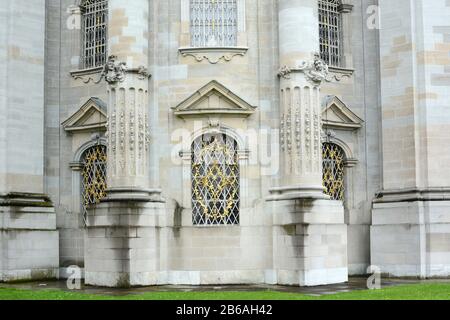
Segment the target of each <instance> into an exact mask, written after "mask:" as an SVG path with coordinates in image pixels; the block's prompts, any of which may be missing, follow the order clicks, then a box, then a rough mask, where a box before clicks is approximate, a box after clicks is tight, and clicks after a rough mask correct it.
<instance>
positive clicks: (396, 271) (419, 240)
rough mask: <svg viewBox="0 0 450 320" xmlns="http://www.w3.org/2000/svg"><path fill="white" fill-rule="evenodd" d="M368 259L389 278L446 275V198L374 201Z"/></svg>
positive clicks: (449, 206) (449, 246) (449, 225)
mask: <svg viewBox="0 0 450 320" xmlns="http://www.w3.org/2000/svg"><path fill="white" fill-rule="evenodd" d="M372 220H373V222H372V227H371V235H370V238H371V239H370V240H371V256H372V258H371V260H372V265H374V266H377V267H379V268H380V269H381V273H383V274H386V275H388V276H393V277H420V278H432V277H449V276H450V201H411V202H393V203H375V204H374V208H373V211H372Z"/></svg>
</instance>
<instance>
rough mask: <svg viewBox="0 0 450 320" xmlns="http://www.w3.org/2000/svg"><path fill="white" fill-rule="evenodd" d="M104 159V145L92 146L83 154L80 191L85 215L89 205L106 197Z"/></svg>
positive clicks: (105, 158) (105, 157)
mask: <svg viewBox="0 0 450 320" xmlns="http://www.w3.org/2000/svg"><path fill="white" fill-rule="evenodd" d="M106 160H107V156H106V147H105V146H95V147H92V148H90V149H88V150H87V151H86V152H85V154H84V158H83V170H82V172H81V179H82V181H81V182H82V183H81V192H82V196H83V199H82V200H83V214H84V215H85V216H86V214H87V208H88V207H89V206H90V205H93V204H97V203H99V202H100V201H101V200H102V199H104V198H105V197H106V189H107V184H106Z"/></svg>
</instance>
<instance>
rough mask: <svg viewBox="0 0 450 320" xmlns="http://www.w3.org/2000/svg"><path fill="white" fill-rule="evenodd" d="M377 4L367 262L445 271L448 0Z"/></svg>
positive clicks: (448, 257) (425, 273)
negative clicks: (377, 174) (376, 120)
mask: <svg viewBox="0 0 450 320" xmlns="http://www.w3.org/2000/svg"><path fill="white" fill-rule="evenodd" d="M379 5H380V10H379V12H380V24H381V29H380V37H379V39H380V59H381V60H380V66H381V70H380V77H381V78H380V80H381V83H380V88H381V92H380V97H381V109H382V142H383V159H382V163H383V167H382V172H383V190H382V191H381V192H380V193H379V195H378V197H377V198H376V199H375V201H374V205H373V211H372V227H371V259H372V264H373V265H376V266H378V267H379V268H380V269H381V272H382V273H386V274H390V275H392V276H413V277H422V278H427V277H448V276H450V245H449V241H448V239H449V238H450V209H449V208H450V170H448V169H447V167H448V166H447V165H446V164H447V163H449V161H450V148H449V147H448V143H447V142H448V132H447V131H448V129H447V128H448V127H449V126H450V117H449V115H448V100H449V99H448V87H449V85H450V70H449V68H448V65H450V39H449V37H448V35H449V30H450V22H449V19H448V16H449V14H450V4H449V3H448V2H445V1H441V2H439V1H438V2H433V5H432V6H431V5H429V2H427V1H422V0H417V1H406V0H401V1H397V2H395V4H394V3H393V2H392V1H388V0H381V1H380V3H379ZM416 17H420V19H417V18H416Z"/></svg>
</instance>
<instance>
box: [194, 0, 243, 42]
mask: <svg viewBox="0 0 450 320" xmlns="http://www.w3.org/2000/svg"><path fill="white" fill-rule="evenodd" d="M190 11H191V45H192V46H193V47H233V46H236V45H237V19H238V17H237V0H191V2H190Z"/></svg>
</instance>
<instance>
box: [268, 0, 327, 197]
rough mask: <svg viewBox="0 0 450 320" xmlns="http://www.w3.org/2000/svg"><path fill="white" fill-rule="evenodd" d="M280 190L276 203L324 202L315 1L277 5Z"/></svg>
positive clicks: (321, 69)
mask: <svg viewBox="0 0 450 320" xmlns="http://www.w3.org/2000/svg"><path fill="white" fill-rule="evenodd" d="M279 41H280V43H279V47H280V71H279V78H280V149H281V150H280V152H281V181H280V187H279V188H274V189H273V190H272V194H273V197H274V199H300V198H312V199H326V196H325V195H324V188H323V184H322V152H321V150H322V146H321V103H320V85H321V82H322V81H323V80H325V79H326V77H327V74H328V67H327V66H326V65H325V63H324V62H323V61H321V60H320V57H319V56H318V54H317V51H318V49H319V31H318V4H317V0H294V1H285V0H281V1H279Z"/></svg>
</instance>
